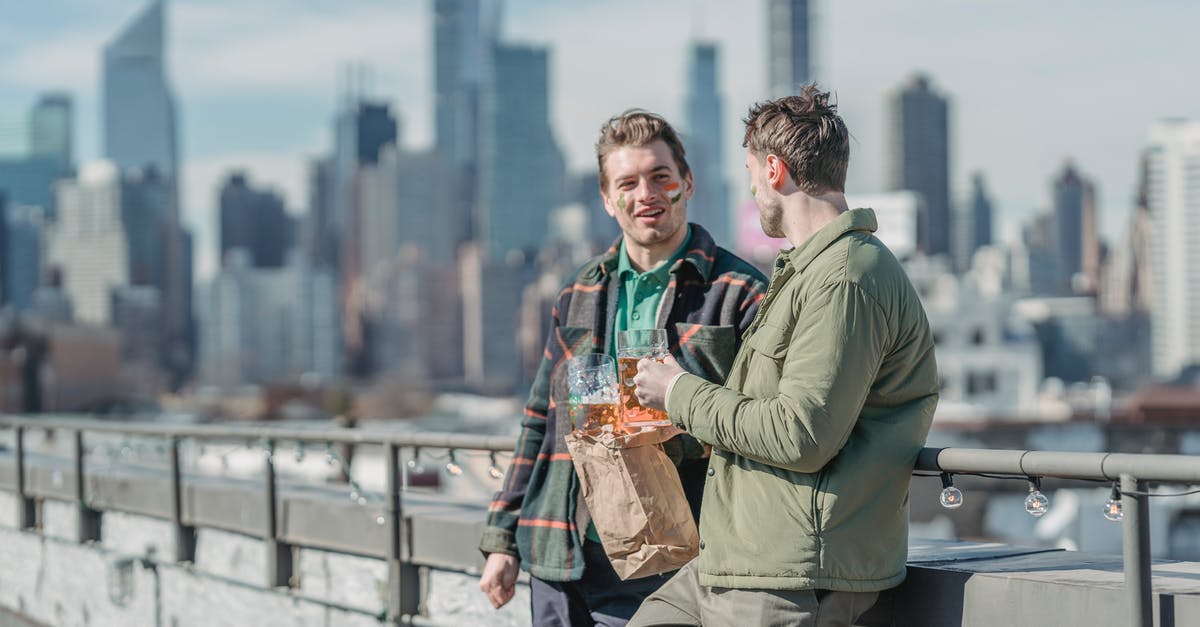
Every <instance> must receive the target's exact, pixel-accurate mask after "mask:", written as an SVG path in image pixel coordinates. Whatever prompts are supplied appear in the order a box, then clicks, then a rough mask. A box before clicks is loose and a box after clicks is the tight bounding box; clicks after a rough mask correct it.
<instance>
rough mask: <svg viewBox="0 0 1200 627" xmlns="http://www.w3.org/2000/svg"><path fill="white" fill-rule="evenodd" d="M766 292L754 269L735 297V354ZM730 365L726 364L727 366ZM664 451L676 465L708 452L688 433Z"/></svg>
mask: <svg viewBox="0 0 1200 627" xmlns="http://www.w3.org/2000/svg"><path fill="white" fill-rule="evenodd" d="M766 292H767V283H766V279H765V278H763V277H762V276H761V275H759V274H758V272H757V271H754V274H752V275H751V277H750V279H749V280H747V281H746V288H745V289H743V290H739V291H738V293H737V295H736V296H735V297H734V298H733V301H734V302H733V305H734V312H735V313H734V320H733V322H734V328H735V329H736V330H737V332H736V333H735V340H734V347H733V354H734V355H736V354H737V352H738V350H740V349H741V347H742V336H743V335H745V333H746V329H749V328H750V323H751V322H753V321H754V316H755V315H757V314H758V307H759V305H760V304H761V303H762V300H763V297H764V296H766ZM728 365H729V364H726V366H728ZM714 383H724V381H714ZM663 451H664V452H666V454H667V457H669V458H670V459H671V462H673V463H674V464H675V465H676V466H678V465H679V464H681V463H683V462H684V461H685V460H690V459H703V458H704V457H706V456H707V454H708V451H707V450H706V449H705V446H704V444H703V443H701V442H699V441H697V440H696V438H694V437H692V436H691V435H689V434H686V433H682V434H680V435H677V436H675V437H674V438H671V439H670V440H668V441H666V442H663Z"/></svg>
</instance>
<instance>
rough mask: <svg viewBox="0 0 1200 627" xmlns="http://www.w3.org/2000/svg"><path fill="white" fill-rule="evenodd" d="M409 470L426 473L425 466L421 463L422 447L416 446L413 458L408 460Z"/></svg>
mask: <svg viewBox="0 0 1200 627" xmlns="http://www.w3.org/2000/svg"><path fill="white" fill-rule="evenodd" d="M407 465H408V470H409V471H410V472H415V473H417V474H419V475H420V474H424V473H425V466H424V465H422V464H421V449H419V448H414V449H413V456H412V459H410V460H408V464H407Z"/></svg>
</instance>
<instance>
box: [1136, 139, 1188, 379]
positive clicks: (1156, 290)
mask: <svg viewBox="0 0 1200 627" xmlns="http://www.w3.org/2000/svg"><path fill="white" fill-rule="evenodd" d="M1149 135H1150V137H1149V139H1150V142H1149V143H1150V146H1149V148H1148V150H1147V157H1146V159H1147V164H1146V173H1147V181H1148V185H1147V192H1148V194H1147V201H1148V202H1147V205H1148V206H1149V209H1150V216H1151V219H1152V220H1153V235H1152V241H1153V246H1152V251H1151V255H1150V256H1151V260H1152V265H1153V271H1152V273H1151V275H1152V278H1151V280H1152V281H1153V293H1152V298H1153V301H1154V307H1153V309H1152V310H1151V315H1150V323H1151V353H1152V358H1153V364H1154V374H1155V376H1157V377H1164V378H1166V377H1173V376H1175V375H1177V374H1178V373H1179V371H1180V370H1181V369H1183V368H1184V367H1186V366H1189V365H1194V364H1197V363H1200V301H1198V300H1197V298H1196V295H1197V294H1200V247H1198V246H1196V245H1195V244H1194V242H1195V241H1196V238H1197V237H1200V167H1198V166H1197V164H1200V122H1190V121H1183V120H1168V121H1163V122H1158V123H1155V124H1153V125H1152V126H1151V127H1150V134H1149Z"/></svg>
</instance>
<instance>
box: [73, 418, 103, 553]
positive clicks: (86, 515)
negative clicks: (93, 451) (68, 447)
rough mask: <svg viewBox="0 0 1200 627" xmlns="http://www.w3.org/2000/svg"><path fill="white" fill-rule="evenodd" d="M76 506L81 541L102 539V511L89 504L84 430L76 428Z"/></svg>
mask: <svg viewBox="0 0 1200 627" xmlns="http://www.w3.org/2000/svg"><path fill="white" fill-rule="evenodd" d="M74 449H75V450H74V454H75V455H74V456H75V507H76V509H77V510H78V512H79V543H80V544H83V543H85V542H99V541H100V537H101V534H100V524H101V521H102V519H101V517H100V516H101V514H100V512H98V511H96V510H94V509H92V508H91V507H89V506H88V504H87V477H86V476H85V475H84V472H83V467H84V461H85V459H86V456H87V450H86V449H85V448H84V447H83V430H82V429H76V430H75V442H74Z"/></svg>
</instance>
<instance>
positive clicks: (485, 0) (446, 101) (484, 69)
mask: <svg viewBox="0 0 1200 627" xmlns="http://www.w3.org/2000/svg"><path fill="white" fill-rule="evenodd" d="M493 12H494V7H493V6H492V2H491V1H490V0H434V2H433V41H434V44H433V45H434V68H433V69H434V72H433V81H434V98H435V101H434V104H435V106H434V111H435V112H436V114H435V115H436V120H435V124H436V126H437V128H436V145H437V149H438V151H439V152H441V153H442V155H443V157H445V158H447V159H448V160H449V162H450V163H451V164H452V165H454V166H459V167H461V166H465V165H469V164H470V163H473V162H474V160H475V159H476V157H477V155H478V152H477V150H476V147H477V146H478V144H479V121H480V102H481V98H482V93H483V89H484V83H485V81H486V78H487V75H488V72H489V70H490V67H489V66H490V59H491V53H492V46H493V44H494V43H495V28H494V19H495V16H494V15H493Z"/></svg>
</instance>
